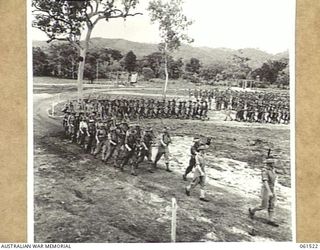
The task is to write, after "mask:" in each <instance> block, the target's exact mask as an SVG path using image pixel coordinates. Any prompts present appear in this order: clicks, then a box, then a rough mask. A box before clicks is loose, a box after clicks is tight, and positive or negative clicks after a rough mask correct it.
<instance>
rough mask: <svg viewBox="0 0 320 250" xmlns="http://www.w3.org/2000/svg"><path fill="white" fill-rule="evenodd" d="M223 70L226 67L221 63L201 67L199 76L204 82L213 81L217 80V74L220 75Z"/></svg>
mask: <svg viewBox="0 0 320 250" xmlns="http://www.w3.org/2000/svg"><path fill="white" fill-rule="evenodd" d="M225 69H226V67H225V66H224V65H223V63H213V64H210V65H206V66H204V67H202V68H201V71H200V74H199V76H200V77H202V78H203V79H204V80H206V81H208V80H215V79H217V78H219V74H221V73H222V72H223V70H225Z"/></svg>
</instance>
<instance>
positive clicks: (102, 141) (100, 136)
mask: <svg viewBox="0 0 320 250" xmlns="http://www.w3.org/2000/svg"><path fill="white" fill-rule="evenodd" d="M107 135H108V134H107V129H106V127H105V124H104V123H98V124H97V133H96V148H95V150H94V152H93V155H94V156H96V155H97V154H99V153H100V151H101V149H102V156H101V159H102V161H104V158H105V153H106V148H107Z"/></svg>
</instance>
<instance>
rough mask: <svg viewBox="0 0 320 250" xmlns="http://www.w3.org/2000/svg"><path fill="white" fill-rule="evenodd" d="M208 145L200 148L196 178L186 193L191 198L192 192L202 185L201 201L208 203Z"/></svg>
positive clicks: (197, 156) (195, 172) (194, 177)
mask: <svg viewBox="0 0 320 250" xmlns="http://www.w3.org/2000/svg"><path fill="white" fill-rule="evenodd" d="M208 148H209V146H208V145H201V146H200V147H199V148H198V151H199V153H198V154H197V155H196V157H195V158H196V159H195V160H196V166H195V171H194V176H193V180H192V182H191V183H190V184H189V185H188V186H187V187H186V189H185V191H186V194H187V195H188V196H190V191H191V190H192V189H193V188H195V187H196V186H197V185H198V184H200V200H201V201H204V202H208V201H209V200H208V199H207V198H205V190H204V189H205V185H206V172H205V167H206V159H205V150H206V149H208Z"/></svg>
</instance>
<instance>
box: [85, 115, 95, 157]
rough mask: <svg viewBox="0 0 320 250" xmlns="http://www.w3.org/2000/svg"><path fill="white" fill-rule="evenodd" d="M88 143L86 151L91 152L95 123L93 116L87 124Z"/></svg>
mask: <svg viewBox="0 0 320 250" xmlns="http://www.w3.org/2000/svg"><path fill="white" fill-rule="evenodd" d="M88 136H89V138H88V143H87V147H86V152H87V153H93V148H94V140H95V137H96V125H95V121H94V119H93V116H91V118H90V119H89V124H88Z"/></svg>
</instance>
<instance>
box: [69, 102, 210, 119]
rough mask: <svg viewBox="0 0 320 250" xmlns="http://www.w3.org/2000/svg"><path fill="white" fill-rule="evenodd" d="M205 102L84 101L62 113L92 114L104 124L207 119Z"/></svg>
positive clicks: (207, 107)
mask: <svg viewBox="0 0 320 250" xmlns="http://www.w3.org/2000/svg"><path fill="white" fill-rule="evenodd" d="M209 108H210V105H209V103H208V101H206V100H201V101H199V100H198V101H197V102H196V101H191V100H189V101H186V100H176V99H172V100H168V101H163V100H155V99H125V98H121V99H113V100H111V99H91V100H88V99H85V100H84V101H82V102H75V103H74V102H72V101H71V102H69V103H67V104H66V106H65V108H64V110H63V111H64V112H66V111H68V112H73V113H74V114H76V113H83V112H85V113H90V112H91V113H92V112H95V113H96V114H97V115H98V116H99V117H101V118H102V119H103V120H105V119H107V118H110V117H111V118H112V119H114V120H117V121H129V120H130V121H132V120H140V119H146V118H149V119H152V118H171V119H172V118H174V119H199V120H207V119H208V110H209Z"/></svg>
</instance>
